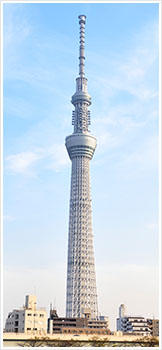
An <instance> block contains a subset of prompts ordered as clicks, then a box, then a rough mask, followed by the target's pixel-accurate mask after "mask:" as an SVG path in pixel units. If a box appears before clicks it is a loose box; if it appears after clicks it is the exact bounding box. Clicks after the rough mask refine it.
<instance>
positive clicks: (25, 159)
mask: <svg viewBox="0 0 162 350" xmlns="http://www.w3.org/2000/svg"><path fill="white" fill-rule="evenodd" d="M5 160H6V163H7V165H6V168H7V169H8V170H9V171H12V172H14V173H19V174H22V175H27V176H35V175H36V174H37V173H38V167H36V166H37V165H38V166H42V167H45V168H49V169H53V170H55V171H59V170H60V168H62V167H64V166H66V165H67V164H68V163H69V159H68V155H67V151H66V149H65V146H64V145H62V144H54V145H52V146H50V147H47V148H44V149H43V148H34V150H33V151H31V152H28V151H27V152H21V153H17V154H11V155H9V156H7V157H6V158H5ZM38 162H39V163H38ZM44 162H45V164H44Z"/></svg>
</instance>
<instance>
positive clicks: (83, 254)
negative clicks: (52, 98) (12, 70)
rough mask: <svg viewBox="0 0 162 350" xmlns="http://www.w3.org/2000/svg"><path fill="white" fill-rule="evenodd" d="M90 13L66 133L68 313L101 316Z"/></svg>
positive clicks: (82, 27) (82, 21) (82, 19)
mask: <svg viewBox="0 0 162 350" xmlns="http://www.w3.org/2000/svg"><path fill="white" fill-rule="evenodd" d="M85 20H86V16H84V15H81V16H79V24H80V47H79V77H78V78H77V79H76V92H75V94H74V95H73V96H72V101H71V102H72V104H73V105H74V108H75V109H74V111H73V113H72V125H74V132H73V134H72V135H70V136H68V137H66V142H65V144H66V148H67V151H68V154H69V157H70V159H71V161H72V174H71V193H70V215H69V238H68V268H67V295H66V317H83V316H84V315H86V314H87V313H88V314H89V315H90V317H91V318H92V319H96V318H97V317H98V304H97V290H96V276H95V263H94V249H93V233H92V209H91V191H90V160H91V159H92V157H93V154H94V151H95V148H96V138H95V137H94V136H92V135H91V134H90V132H89V130H88V128H89V125H90V111H89V110H88V107H89V106H90V105H91V97H90V95H89V94H88V92H87V79H86V78H85V73H84V61H85V53H84V30H85Z"/></svg>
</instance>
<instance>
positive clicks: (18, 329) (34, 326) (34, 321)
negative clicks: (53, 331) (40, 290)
mask: <svg viewBox="0 0 162 350" xmlns="http://www.w3.org/2000/svg"><path fill="white" fill-rule="evenodd" d="M36 304H37V298H36V296H35V295H27V296H26V299H25V306H23V307H22V308H21V309H19V310H13V311H12V312H9V314H8V317H7V319H6V324H5V332H13V333H30V334H41V335H44V334H46V333H47V312H46V310H45V309H44V308H39V309H37V307H36Z"/></svg>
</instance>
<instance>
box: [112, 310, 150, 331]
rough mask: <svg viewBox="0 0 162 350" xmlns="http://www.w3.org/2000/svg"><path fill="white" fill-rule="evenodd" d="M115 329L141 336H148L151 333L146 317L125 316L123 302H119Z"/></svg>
mask: <svg viewBox="0 0 162 350" xmlns="http://www.w3.org/2000/svg"><path fill="white" fill-rule="evenodd" d="M117 331H122V332H123V333H130V334H131V333H133V334H137V335H141V336H148V335H150V334H151V333H150V327H149V324H148V322H147V319H146V318H144V317H142V316H127V315H126V313H125V306H124V304H121V305H120V307H119V318H117Z"/></svg>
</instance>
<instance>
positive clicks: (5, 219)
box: [3, 215, 15, 222]
mask: <svg viewBox="0 0 162 350" xmlns="http://www.w3.org/2000/svg"><path fill="white" fill-rule="evenodd" d="M3 220H4V221H5V222H12V221H15V217H14V216H12V215H4V216H3Z"/></svg>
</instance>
